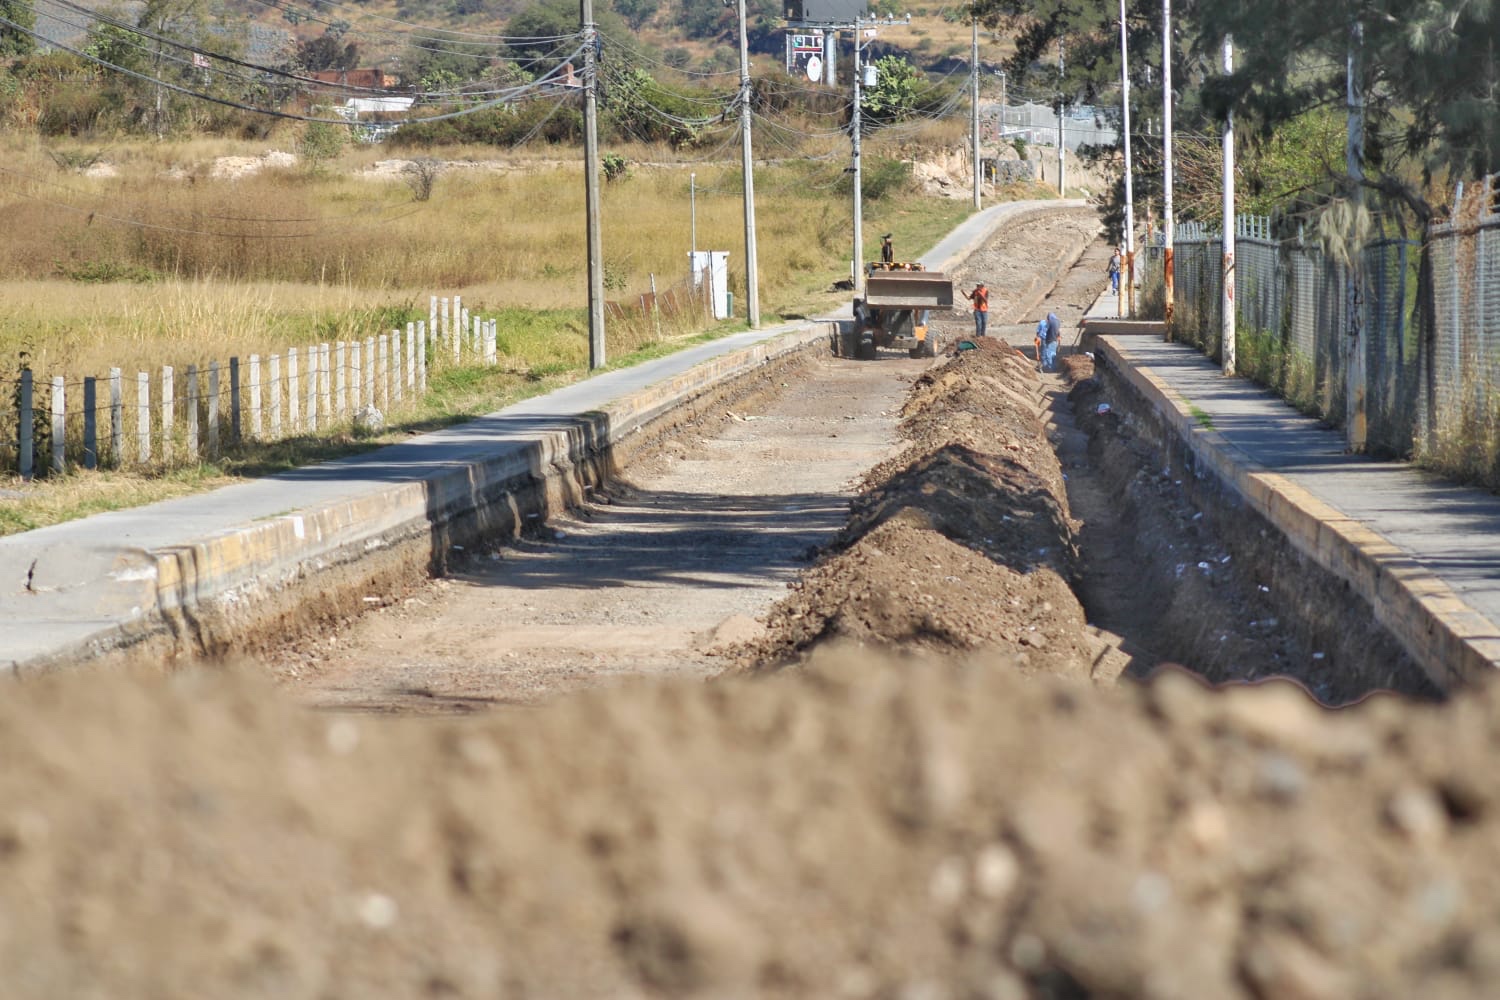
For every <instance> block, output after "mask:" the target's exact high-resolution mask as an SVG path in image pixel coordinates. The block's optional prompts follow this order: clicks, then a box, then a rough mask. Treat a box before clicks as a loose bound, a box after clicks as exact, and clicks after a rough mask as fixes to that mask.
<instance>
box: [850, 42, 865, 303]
mask: <svg viewBox="0 0 1500 1000" xmlns="http://www.w3.org/2000/svg"><path fill="white" fill-rule="evenodd" d="M862 37H863V36H862V28H861V27H860V21H859V18H855V19H854V110H853V111H852V112H851V115H850V133H849V134H850V138H851V141H852V143H853V163H852V164H851V166H850V171H851V173H852V174H853V175H854V261H853V267H852V269H851V270H852V274H851V277H852V278H853V280H854V291H855V292H856V293H858V292H859V276H860V274H861V273H863V271H864V267H865V264H864V260H865V239H864V225H865V220H864V205H863V204H862V203H861V193H862V192H861V191H860V173H859V105H860V101H861V100H862V99H863V98H862V97H861V95H860V82H861V81H860V77H861V75H862V74H863V73H864V68H863V67H861V66H860V63H859V50H860V42H861V40H862Z"/></svg>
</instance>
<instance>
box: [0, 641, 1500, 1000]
mask: <svg viewBox="0 0 1500 1000" xmlns="http://www.w3.org/2000/svg"><path fill="white" fill-rule="evenodd" d="M6 694H7V696H6V698H5V699H3V700H0V755H3V758H4V760H5V762H6V765H5V767H4V769H3V770H0V803H3V809H0V968H3V969H4V970H5V972H4V982H5V989H4V994H5V995H6V996H7V997H10V998H56V997H85V996H98V997H111V998H137V997H138V998H148V997H149V998H152V1000H173V998H192V1000H198V998H202V997H206V996H212V997H221V998H222V997H268V998H269V997H275V998H280V1000H285V998H326V997H361V998H372V997H374V998H383V997H403V998H410V997H445V998H455V997H475V998H478V997H504V998H512V997H515V998H520V997H579V996H609V997H626V998H628V997H684V996H695V997H716V998H717V997H731V998H732V997H870V998H886V997H891V998H897V997H900V998H916V997H923V998H943V1000H959V998H968V997H984V998H996V1000H1002V998H1003V1000H1009V998H1025V997H1035V998H1044V997H1045V998H1063V997H1153V998H1155V997H1159V998H1203V997H1216V998H1219V997H1223V998H1240V997H1254V998H1260V1000H1272V998H1274V1000H1285V998H1324V1000H1342V998H1347V997H1416V996H1421V997H1439V998H1441V997H1481V996H1487V995H1490V991H1491V990H1492V989H1493V984H1494V982H1495V981H1496V977H1497V976H1500V912H1497V911H1500V902H1497V900H1500V891H1497V890H1500V885H1497V884H1496V883H1497V880H1500V875H1497V874H1496V873H1497V872H1500V782H1497V780H1496V779H1495V777H1494V775H1495V774H1496V773H1497V770H1500V767H1497V765H1500V759H1497V752H1496V749H1495V748H1496V746H1497V743H1500V706H1497V704H1496V701H1495V699H1494V697H1493V695H1491V694H1489V693H1484V694H1475V695H1472V696H1470V697H1467V698H1465V699H1464V700H1462V701H1460V702H1457V703H1454V704H1452V705H1449V706H1447V707H1444V708H1441V709H1419V708H1418V709H1414V708H1411V707H1408V706H1405V705H1402V704H1400V703H1398V702H1395V701H1393V700H1390V699H1389V698H1388V697H1385V696H1381V697H1377V698H1376V699H1375V700H1372V701H1367V702H1366V703H1364V704H1363V705H1361V706H1358V707H1356V708H1352V709H1347V710H1344V711H1343V712H1340V713H1333V714H1329V713H1326V712H1324V711H1322V710H1319V709H1318V708H1316V707H1315V706H1314V704H1313V703H1312V702H1311V701H1310V700H1308V699H1307V698H1306V697H1305V696H1304V695H1303V693H1302V692H1301V691H1300V690H1298V689H1297V688H1295V687H1292V686H1290V685H1282V684H1280V683H1276V682H1273V683H1271V684H1269V685H1266V686H1262V687H1250V688H1239V689H1235V690H1232V691H1230V692H1213V691H1210V690H1208V689H1206V688H1204V687H1202V686H1201V685H1200V684H1199V682H1197V681H1195V680H1191V679H1188V678H1187V677H1186V676H1185V675H1180V674H1173V673H1169V674H1167V675H1165V676H1163V677H1159V678H1158V679H1157V680H1156V681H1154V682H1153V683H1152V684H1151V685H1149V686H1145V687H1141V686H1127V687H1125V688H1117V689H1111V690H1106V689H1092V688H1088V687H1082V686H1078V685H1064V684H1062V683H1061V682H1058V681H1055V680H1052V679H1048V678H1039V679H1031V680H1021V679H1019V678H1017V677H1015V676H1014V675H1013V671H1012V670H1011V669H1010V664H1009V663H1007V662H998V663H997V662H996V660H995V659H994V658H993V657H989V658H975V659H970V660H968V661H966V662H965V663H964V664H963V665H958V666H955V665H951V664H944V663H937V662H927V663H913V662H904V663H899V664H893V663H891V662H888V661H884V660H881V659H879V658H875V657H872V656H870V655H869V654H868V653H864V654H858V655H857V656H856V655H850V654H844V655H842V656H840V655H838V654H832V655H823V656H816V657H814V658H813V662H812V664H811V665H810V666H809V667H808V668H806V669H805V670H802V671H798V672H796V673H794V674H789V675H785V676H781V677H775V678H770V679H764V678H762V679H756V680H754V681H740V682H721V683H717V684H710V685H652V686H645V685H643V686H640V687H635V688H627V689H624V690H616V691H611V692H591V693H588V694H585V695H582V696H579V697H576V698H572V699H566V700H563V701H559V702H555V703H553V704H551V705H548V706H546V707H544V708H542V709H539V710H536V711H533V712H528V713H508V714H499V715H488V716H482V717H476V718H471V719H466V720H443V721H423V722H420V723H419V722H410V721H409V722H406V723H396V722H391V721H388V720H372V719H363V718H352V717H328V716H319V715H316V714H313V713H308V712H305V711H300V710H296V709H294V708H292V707H290V706H288V705H287V704H285V703H284V702H281V701H280V700H278V699H277V698H276V697H275V695H274V692H273V691H271V690H268V689H266V688H265V687H264V686H263V684H262V683H246V682H245V681H243V680H242V679H241V678H238V677H236V676H234V675H232V674H225V673H220V674H216V675H204V674H194V675H179V676H176V677H173V678H170V679H165V680H163V679H154V680H151V679H148V680H145V681H140V680H132V679H129V678H122V677H120V676H91V677H81V676H72V677H66V678H53V679H46V680H43V681H39V682H33V683H28V684H24V685H19V686H15V687H13V688H12V689H11V690H9V691H7V693H6ZM79 720H87V724H86V725H80V724H79Z"/></svg>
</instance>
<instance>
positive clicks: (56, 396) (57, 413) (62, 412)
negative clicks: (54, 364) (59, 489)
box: [52, 375, 68, 473]
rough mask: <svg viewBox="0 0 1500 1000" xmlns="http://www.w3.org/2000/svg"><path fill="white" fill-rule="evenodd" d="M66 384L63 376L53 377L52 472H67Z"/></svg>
mask: <svg viewBox="0 0 1500 1000" xmlns="http://www.w3.org/2000/svg"><path fill="white" fill-rule="evenodd" d="M66 391H67V390H66V388H65V383H64V382H63V377H62V376H61V375H54V376H52V471H53V472H58V473H61V472H66V471H67V468H68V465H67V459H66V458H65V457H64V454H63V448H64V445H65V444H66V442H67V433H68V407H67V401H66V397H65V396H64V393H65V392H66Z"/></svg>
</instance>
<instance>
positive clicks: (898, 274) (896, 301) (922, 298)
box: [865, 271, 953, 309]
mask: <svg viewBox="0 0 1500 1000" xmlns="http://www.w3.org/2000/svg"><path fill="white" fill-rule="evenodd" d="M865 303H866V304H867V305H870V306H872V307H874V308H878V309H951V308H952V307H953V281H952V279H951V278H949V277H948V276H947V275H945V274H943V273H942V272H940V271H874V272H872V273H871V274H870V276H869V277H867V278H866V279H865Z"/></svg>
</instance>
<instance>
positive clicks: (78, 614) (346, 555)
mask: <svg viewBox="0 0 1500 1000" xmlns="http://www.w3.org/2000/svg"><path fill="white" fill-rule="evenodd" d="M829 333H830V331H829V327H828V326H827V324H819V323H799V324H782V325H779V326H776V327H771V328H768V329H763V330H757V331H750V332H745V333H740V334H736V335H733V336H729V337H725V338H723V339H720V340H716V341H713V342H712V343H707V344H701V345H697V346H694V347H691V348H689V349H687V350H684V351H680V352H678V353H676V354H672V355H670V356H668V357H664V358H660V359H657V360H654V361H650V362H647V363H644V364H640V365H636V366H634V367H631V368H626V369H621V370H618V371H613V372H608V373H606V374H603V375H599V376H596V377H594V378H590V379H587V380H584V381H581V382H578V383H575V384H573V385H570V386H566V387H564V388H562V389H558V390H556V391H554V392H551V393H549V394H547V395H545V396H540V397H537V398H535V399H530V400H527V401H525V402H521V403H517V404H516V405H514V406H510V407H507V408H506V409H504V410H501V411H499V412H498V413H494V414H491V415H489V416H486V417H481V418H479V419H476V420H473V421H470V422H468V423H465V424H461V425H457V426H454V427H451V428H447V429H445V430H442V431H437V432H434V433H430V434H424V435H421V436H419V437H415V438H413V439H411V440H410V441H408V442H406V443H403V444H397V445H392V446H389V447H386V448H382V449H380V450H378V451H375V452H371V453H367V454H364V455H356V456H351V457H348V458H343V459H338V460H335V461H330V462H324V463H322V464H319V465H312V466H307V467H305V468H301V469H295V470H292V471H290V472H286V473H283V474H280V475H275V476H267V477H265V478H262V479H256V480H251V481H247V482H244V483H239V484H235V485H233V486H229V487H225V488H223V489H219V490H215V491H214V492H212V493H204V494H199V495H196V496H189V497H183V498H180V499H177V500H169V501H164V502H161V503H155V504H151V505H149V506H145V507H139V508H134V509H130V510H121V511H112V512H109V513H106V514H98V515H94V516H92V517H88V518H84V519H81V520H77V521H71V522H68V523H65V524H59V525H54V526H52V527H48V528H41V529H38V530H36V531H28V532H24V533H22V534H18V535H11V536H9V537H5V538H0V672H4V671H6V670H7V669H8V670H13V671H15V670H22V669H26V668H31V667H37V668H40V667H47V666H55V665H59V664H66V663H71V662H74V661H80V660H85V659H89V658H91V657H94V656H98V655H101V654H104V653H109V652H112V651H115V650H116V649H120V648H126V647H130V646H132V645H134V644H137V643H141V642H144V641H147V640H149V639H153V638H158V639H159V638H166V639H167V640H168V643H167V645H168V646H170V647H172V648H183V647H185V646H189V645H191V644H192V643H193V641H194V640H195V639H201V636H194V635H191V634H188V635H184V634H183V633H184V632H187V633H191V632H193V631H194V630H196V629H200V628H202V627H203V619H204V618H205V617H206V615H207V613H208V612H209V611H210V610H217V611H218V612H223V613H229V612H232V611H233V610H234V607H235V605H243V606H244V607H245V609H247V610H248V608H249V606H250V605H252V604H254V603H256V602H257V601H262V600H264V599H266V598H267V597H268V596H269V595H272V594H276V593H278V592H282V591H288V590H291V589H292V588H294V587H295V586H304V585H306V582H307V581H309V580H311V579H313V578H316V577H317V576H318V575H319V574H320V572H321V571H323V570H325V569H328V568H329V567H331V566H334V565H338V564H348V563H350V562H353V561H355V560H358V559H361V558H364V557H367V556H368V555H369V554H370V553H372V552H375V551H377V550H381V549H387V548H392V547H395V546H399V545H401V544H403V543H408V542H413V541H415V542H419V543H420V544H422V545H428V546H431V545H436V544H439V538H440V537H443V538H446V535H447V532H446V530H445V526H446V524H447V523H448V522H449V521H452V520H453V519H455V518H463V517H469V516H471V515H472V514H473V513H474V511H475V510H479V511H480V514H481V515H482V516H481V520H487V522H489V523H493V522H494V521H495V519H496V517H497V516H498V517H501V518H503V517H505V516H507V512H508V516H510V517H512V518H524V517H526V516H527V515H529V514H535V510H534V509H533V506H532V505H533V504H536V503H539V502H540V503H542V504H545V499H546V498H545V496H544V495H543V496H540V497H538V496H533V494H537V493H538V491H542V492H543V493H545V491H546V490H547V489H548V488H550V487H547V486H546V485H545V481H547V480H549V479H553V478H556V477H559V476H561V477H564V478H567V477H571V476H574V475H575V473H574V472H573V466H574V465H575V464H577V463H587V462H589V461H591V460H597V458H598V456H600V455H602V454H603V453H605V452H606V451H607V450H608V449H609V448H610V447H612V446H613V445H614V444H616V443H617V442H619V441H620V440H622V439H624V438H627V437H628V436H629V435H631V434H634V433H636V432H637V431H639V430H640V429H641V428H642V427H643V426H644V425H646V424H647V423H649V422H650V421H652V420H653V419H655V418H656V417H657V416H659V415H660V414H662V413H664V412H665V411H667V410H670V409H672V408H673V407H676V406H679V405H681V404H682V403H683V402H684V401H686V400H691V399H692V398H694V397H695V396H697V395H700V394H702V393H703V392H705V391H707V390H708V389H709V388H711V387H712V386H713V385H715V384H716V383H718V382H720V381H722V380H723V379H725V378H726V377H730V376H732V375H734V374H736V373H738V372H741V371H745V370H748V369H752V368H754V367H757V366H759V365H761V364H764V363H765V362H766V361H767V360H769V359H770V358H772V357H774V356H776V355H778V354H782V353H785V352H788V351H792V350H797V349H799V348H800V347H802V346H803V345H805V344H808V343H812V342H815V341H819V340H823V339H826V338H827V337H828V336H829ZM495 506H498V507H499V508H501V509H500V512H499V514H498V515H496V514H494V513H490V514H488V515H486V514H484V510H483V508H486V507H495ZM439 558H440V556H439ZM312 586H313V587H314V588H315V587H316V586H317V584H316V583H313V584H312ZM295 600H296V598H295V597H291V598H283V601H282V603H283V604H285V603H287V602H288V601H291V602H293V603H294V602H295ZM210 605H215V606H216V609H211V608H210V607H209V606H210ZM240 617H241V620H246V619H247V618H248V620H252V621H253V620H254V618H253V616H247V615H245V614H241V616H240ZM164 633H165V635H164Z"/></svg>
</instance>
